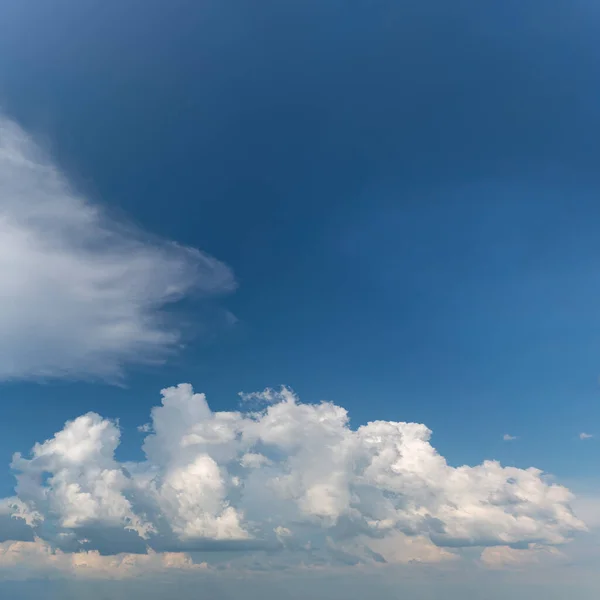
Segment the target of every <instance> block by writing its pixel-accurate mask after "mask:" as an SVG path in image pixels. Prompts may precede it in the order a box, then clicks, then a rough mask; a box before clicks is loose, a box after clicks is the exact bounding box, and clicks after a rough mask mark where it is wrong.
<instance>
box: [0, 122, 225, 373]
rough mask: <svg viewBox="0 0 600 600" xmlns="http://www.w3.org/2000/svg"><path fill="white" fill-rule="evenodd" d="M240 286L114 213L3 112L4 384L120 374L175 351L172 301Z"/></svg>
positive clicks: (200, 257)
mask: <svg viewBox="0 0 600 600" xmlns="http://www.w3.org/2000/svg"><path fill="white" fill-rule="evenodd" d="M233 287H234V281H233V276H232V274H231V271H230V270H229V269H228V268H227V267H226V266H225V265H223V264H222V263H220V262H219V261H217V260H215V259H214V258H211V257H210V256H207V255H205V254H202V253H201V252H199V251H197V250H194V249H191V248H185V247H181V246H178V245H176V244H174V243H168V242H163V241H160V240H150V239H149V237H148V236H147V235H144V234H143V233H142V232H139V231H135V230H134V229H133V228H131V227H126V226H125V225H124V224H122V223H118V222H116V221H115V220H113V219H111V218H109V217H108V216H107V215H106V214H105V213H104V212H103V211H102V210H101V209H100V208H99V207H98V206H96V205H94V204H92V203H90V202H89V201H88V200H87V199H86V198H84V197H82V196H81V195H79V194H78V193H77V192H76V191H74V190H73V189H72V187H71V186H70V184H69V182H68V181H67V179H66V178H65V176H64V175H63V174H62V173H61V172H60V170H59V169H58V168H57V167H56V166H54V165H53V164H52V163H51V162H50V161H49V159H48V158H47V157H46V156H44V154H43V153H42V152H41V150H40V149H39V147H38V146H37V145H36V144H35V143H34V141H33V140H32V139H31V138H30V137H29V136H28V135H27V134H26V133H25V132H24V131H23V130H22V129H20V128H19V127H18V126H17V125H16V124H15V123H13V122H11V121H10V120H8V119H6V118H4V117H1V116H0V292H1V293H0V379H20V378H30V377H34V378H49V377H69V378H90V377H92V378H94V377H100V378H107V379H115V378H118V377H119V376H120V375H121V373H122V369H123V367H124V366H126V365H127V364H130V363H143V362H153V361H157V360H162V359H163V358H164V357H165V355H166V353H167V352H169V351H171V350H173V349H174V348H175V347H176V346H177V344H178V341H179V334H178V331H177V329H176V328H175V327H174V326H173V323H171V322H169V320H167V318H166V316H165V314H164V313H162V312H161V309H162V308H163V307H164V306H166V305H168V304H170V303H173V302H175V301H177V300H179V299H181V298H182V297H183V296H185V295H186V294H188V293H190V292H191V291H192V290H197V291H199V292H200V293H203V294H213V293H217V292H222V291H227V290H231V289H232V288H233Z"/></svg>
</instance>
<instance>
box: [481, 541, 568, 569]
mask: <svg viewBox="0 0 600 600" xmlns="http://www.w3.org/2000/svg"><path fill="white" fill-rule="evenodd" d="M565 560H567V557H566V556H565V555H564V554H563V553H562V552H561V551H560V550H559V549H558V548H556V547H553V546H540V545H537V544H530V545H529V546H528V547H527V548H510V547H509V546H495V547H490V548H485V550H483V552H482V553H481V563H482V564H483V565H484V566H486V567H488V568H489V569H506V568H510V569H530V568H531V567H533V566H540V565H548V564H553V563H554V564H555V563H560V562H563V561H565Z"/></svg>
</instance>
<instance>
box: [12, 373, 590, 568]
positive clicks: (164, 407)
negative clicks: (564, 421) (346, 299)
mask: <svg viewBox="0 0 600 600" xmlns="http://www.w3.org/2000/svg"><path fill="white" fill-rule="evenodd" d="M269 394H270V403H269V404H268V405H267V406H265V407H263V408H262V409H260V410H257V411H255V412H213V411H211V409H210V408H209V406H208V404H207V402H206V398H205V396H204V395H203V394H195V393H194V391H193V390H192V387H191V386H190V385H188V384H182V385H179V386H177V387H173V388H168V389H166V390H163V392H162V395H163V398H162V403H161V405H160V406H157V407H155V408H154V409H153V410H152V414H151V426H150V427H149V428H148V431H151V433H149V434H148V435H147V436H146V438H145V441H144V445H143V450H144V452H145V455H146V459H145V460H143V461H140V462H127V463H119V462H118V461H117V460H116V459H115V456H114V453H115V450H116V448H117V446H118V444H119V439H120V432H119V429H118V427H117V425H116V424H115V423H114V422H112V421H110V420H107V419H103V418H102V417H100V416H99V415H96V414H93V413H90V414H87V415H84V416H82V417H79V418H77V419H75V420H74V421H71V422H69V423H67V424H66V425H65V427H64V429H63V430H62V431H60V432H58V433H57V434H56V435H55V436H54V437H53V438H51V439H49V440H47V441H46V442H44V443H42V444H36V445H35V447H34V448H33V450H32V453H31V457H30V458H24V457H22V456H20V455H16V456H15V458H14V460H13V468H14V470H15V471H16V476H17V482H18V483H17V487H16V496H15V498H12V499H5V500H4V501H3V504H2V506H5V507H12V508H11V512H12V514H13V515H14V517H15V518H16V519H18V520H20V521H22V520H23V519H26V520H27V521H28V522H29V523H30V524H31V526H32V530H33V532H34V533H35V535H36V536H37V537H38V538H40V539H42V540H44V542H45V543H48V544H51V546H52V547H53V548H60V549H62V550H64V551H67V550H71V551H72V550H78V549H80V548H81V547H84V548H85V549H86V550H94V549H101V550H102V552H103V554H107V553H123V552H145V549H146V547H149V548H152V549H153V550H155V551H164V550H170V551H192V550H193V551H209V550H212V549H218V548H221V549H227V550H236V549H237V550H261V549H263V550H269V549H277V548H279V549H280V550H283V549H285V551H286V553H287V554H286V556H288V557H289V560H290V561H292V562H294V561H296V562H303V563H305V564H306V563H310V562H311V561H313V562H314V561H323V560H325V561H331V560H333V561H336V560H341V561H342V562H344V561H348V562H350V563H351V562H352V561H358V562H364V561H373V560H375V561H382V562H396V563H402V562H407V561H413V560H417V561H422V562H439V561H441V560H450V559H453V558H454V557H455V556H454V551H453V550H452V548H460V547H467V546H513V547H521V546H523V545H525V546H526V545H527V544H536V545H538V546H552V545H556V544H562V543H563V542H565V541H568V540H569V539H570V537H571V536H572V534H573V533H574V532H577V531H581V530H583V529H585V525H584V524H583V523H582V522H581V521H580V520H579V519H578V518H576V517H575V516H574V515H573V513H572V512H571V510H570V508H569V503H570V502H571V500H572V499H573V497H572V495H571V493H570V492H569V491H568V490H567V489H566V488H564V487H561V486H559V485H556V484H552V483H549V482H548V481H546V480H545V478H544V476H543V474H542V472H541V471H539V470H537V469H533V468H530V469H518V468H515V467H502V466H501V465H500V464H499V463H497V462H494V461H485V462H484V463H483V464H481V465H477V466H474V467H470V466H462V467H458V468H454V467H451V466H449V465H448V464H447V462H446V460H445V459H444V458H443V457H442V456H440V455H439V454H438V453H437V452H436V450H435V449H434V448H433V447H432V446H431V444H430V441H429V440H430V435H431V432H430V431H429V429H427V427H425V425H421V424H418V423H402V422H400V423H396V422H389V421H374V422H371V423H368V424H366V425H363V426H361V427H359V428H358V429H352V428H350V426H349V421H348V415H347V413H346V411H345V410H344V409H343V408H342V407H340V406H337V405H335V404H332V403H321V404H302V403H301V402H300V401H299V400H298V398H297V397H296V396H295V395H294V394H293V393H292V392H290V391H289V390H286V389H284V390H282V391H281V392H269Z"/></svg>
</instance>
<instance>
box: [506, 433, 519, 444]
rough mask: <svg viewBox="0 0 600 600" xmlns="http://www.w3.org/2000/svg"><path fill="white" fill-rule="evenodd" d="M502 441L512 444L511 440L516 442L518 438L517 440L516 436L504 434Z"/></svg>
mask: <svg viewBox="0 0 600 600" xmlns="http://www.w3.org/2000/svg"><path fill="white" fill-rule="evenodd" d="M502 439H503V440H504V441H505V442H512V441H513V440H517V439H519V438H518V437H517V436H516V435H510V434H509V433H505V434H504V435H503V436H502Z"/></svg>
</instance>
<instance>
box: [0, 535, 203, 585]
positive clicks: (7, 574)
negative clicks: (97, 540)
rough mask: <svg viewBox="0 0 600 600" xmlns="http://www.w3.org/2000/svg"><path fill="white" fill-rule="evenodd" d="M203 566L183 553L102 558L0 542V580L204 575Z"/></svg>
mask: <svg viewBox="0 0 600 600" xmlns="http://www.w3.org/2000/svg"><path fill="white" fill-rule="evenodd" d="M208 568H209V567H208V565H207V564H206V563H194V561H193V560H192V559H191V557H190V556H189V555H188V554H186V553H184V552H162V553H157V552H153V551H152V550H149V551H148V552H146V553H145V554H130V553H122V554H114V555H110V556H105V555H102V554H100V553H99V552H98V551H96V550H87V551H81V552H63V551H61V550H59V549H56V548H53V547H52V546H51V545H50V544H48V543H47V542H44V541H43V540H40V539H35V540H33V541H31V542H21V541H10V542H3V543H0V577H2V578H5V579H6V578H10V579H20V578H23V577H28V576H30V575H35V576H39V575H40V573H48V574H56V573H59V574H62V575H66V576H73V577H82V578H102V579H105V578H110V579H125V578H128V577H135V576H138V575H145V574H147V573H148V572H152V573H154V574H158V573H160V572H163V571H185V572H204V571H206V570H208Z"/></svg>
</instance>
